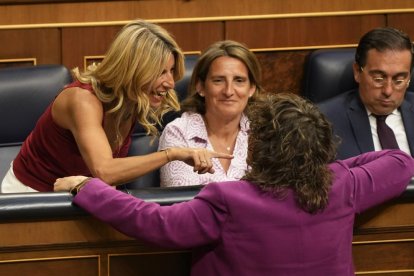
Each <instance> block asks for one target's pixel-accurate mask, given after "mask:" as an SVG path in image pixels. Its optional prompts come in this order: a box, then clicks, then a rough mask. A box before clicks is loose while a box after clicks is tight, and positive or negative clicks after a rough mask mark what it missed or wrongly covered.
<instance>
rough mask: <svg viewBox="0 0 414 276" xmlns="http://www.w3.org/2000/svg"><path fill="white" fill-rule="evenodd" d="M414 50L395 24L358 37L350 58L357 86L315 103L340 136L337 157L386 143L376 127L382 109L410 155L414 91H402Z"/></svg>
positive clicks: (413, 147) (413, 138) (413, 140)
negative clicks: (352, 60) (394, 27)
mask: <svg viewBox="0 0 414 276" xmlns="http://www.w3.org/2000/svg"><path fill="white" fill-rule="evenodd" d="M413 54H414V50H413V45H412V43H411V39H410V38H409V37H408V35H407V34H405V33H403V32H401V31H399V30H396V29H393V28H388V27H386V28H377V29H374V30H371V31H369V32H368V33H366V34H365V35H364V36H363V37H362V38H361V40H360V42H359V44H358V47H357V50H356V54H355V63H354V64H353V72H354V78H355V81H356V82H357V83H359V88H358V89H356V90H351V91H348V92H346V93H344V94H341V95H339V96H337V97H335V98H332V99H330V100H327V101H325V102H322V103H320V104H319V108H320V110H321V111H322V112H323V113H324V114H325V115H326V116H327V117H328V119H329V120H330V121H331V122H332V124H333V128H334V132H335V134H336V135H338V136H339V137H340V138H341V144H340V145H339V147H338V151H337V158H338V159H345V158H348V157H351V156H355V155H358V154H361V153H363V152H368V151H374V150H381V149H383V148H387V147H388V146H384V145H385V144H384V143H383V141H382V138H381V135H382V134H381V133H380V134H379V132H378V130H379V129H381V126H380V125H378V126H379V127H378V128H377V117H385V116H379V115H386V117H385V118H386V119H385V120H386V121H385V122H386V125H387V126H386V127H390V128H391V130H392V132H393V133H394V135H395V138H396V139H394V141H395V140H396V142H397V144H398V145H396V147H398V148H400V149H401V150H403V151H405V152H407V153H409V154H411V155H414V93H412V92H409V93H406V90H407V87H408V85H409V83H410V77H411V68H412V65H413ZM378 124H380V123H378ZM380 138H381V139H380ZM380 140H381V141H380Z"/></svg>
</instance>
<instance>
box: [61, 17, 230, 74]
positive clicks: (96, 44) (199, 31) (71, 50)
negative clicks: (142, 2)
mask: <svg viewBox="0 0 414 276" xmlns="http://www.w3.org/2000/svg"><path fill="white" fill-rule="evenodd" d="M160 25H161V26H162V27H164V28H165V29H167V30H168V31H169V32H170V33H171V34H172V35H173V37H175V39H176V41H177V43H178V45H179V46H180V47H181V48H182V49H183V50H184V51H190V52H191V51H200V49H203V48H205V47H207V46H208V45H210V44H211V43H213V42H215V41H217V40H221V39H223V37H224V36H223V33H224V27H223V23H221V22H199V23H172V24H160ZM121 28H122V26H98V27H74V28H63V29H62V52H63V58H62V62H63V64H64V65H65V66H67V67H68V68H73V67H76V66H78V67H80V68H83V65H84V58H85V57H87V56H103V55H104V54H105V53H106V51H107V49H108V47H109V45H110V44H111V43H112V41H113V40H114V38H115V36H116V34H117V33H118V31H119V30H120V29H121Z"/></svg>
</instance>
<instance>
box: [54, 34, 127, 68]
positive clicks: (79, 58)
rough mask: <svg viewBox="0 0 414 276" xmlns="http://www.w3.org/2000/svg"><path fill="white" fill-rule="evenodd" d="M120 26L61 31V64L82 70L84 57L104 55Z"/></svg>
mask: <svg viewBox="0 0 414 276" xmlns="http://www.w3.org/2000/svg"><path fill="white" fill-rule="evenodd" d="M121 28H122V26H108V27H81V28H64V29H62V53H63V55H62V64H63V65H65V66H66V67H68V68H74V67H79V68H81V69H82V68H83V63H84V57H85V56H101V55H104V54H105V53H106V51H107V49H108V47H109V45H110V44H111V43H112V41H113V39H114V38H115V36H116V34H117V33H118V31H119V30H120V29H121Z"/></svg>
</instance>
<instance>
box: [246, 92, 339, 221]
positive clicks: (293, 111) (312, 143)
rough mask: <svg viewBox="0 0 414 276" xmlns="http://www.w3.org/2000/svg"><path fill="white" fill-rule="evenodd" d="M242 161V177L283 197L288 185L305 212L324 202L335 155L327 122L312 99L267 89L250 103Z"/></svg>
mask: <svg viewBox="0 0 414 276" xmlns="http://www.w3.org/2000/svg"><path fill="white" fill-rule="evenodd" d="M247 114H248V116H249V119H250V122H251V123H250V134H249V149H248V157H247V164H248V165H249V166H250V167H251V170H249V171H248V172H247V173H246V175H245V176H244V177H243V179H245V180H248V181H250V182H252V183H255V184H257V185H259V186H260V187H262V189H263V190H265V191H272V192H273V193H274V194H275V195H276V196H277V197H278V198H280V199H283V198H285V196H286V195H287V192H288V190H293V192H294V194H295V199H296V202H297V204H298V205H299V207H300V208H302V209H303V210H305V211H307V212H309V213H316V212H318V211H320V210H323V209H324V208H325V207H326V206H327V204H328V192H329V190H330V187H331V182H332V172H331V171H330V169H329V167H328V164H329V163H330V162H332V161H333V160H334V158H335V154H336V141H335V139H334V135H333V131H332V127H331V124H330V123H329V122H328V121H327V120H326V118H325V116H324V115H323V114H322V113H321V112H320V111H319V110H318V108H317V107H316V106H315V105H313V104H312V103H311V102H309V101H307V100H305V99H303V98H301V97H299V96H297V95H295V94H292V93H280V94H272V95H271V94H268V95H265V96H263V97H260V98H259V99H257V100H256V102H255V103H253V104H252V105H251V106H250V107H249V108H248V112H247Z"/></svg>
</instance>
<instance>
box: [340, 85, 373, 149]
mask: <svg viewBox="0 0 414 276" xmlns="http://www.w3.org/2000/svg"><path fill="white" fill-rule="evenodd" d="M355 92H356V93H355V94H354V96H353V97H352V98H351V100H350V104H349V108H348V110H347V115H348V118H349V121H350V125H351V128H352V131H353V135H354V138H355V141H356V143H357V145H358V148H359V150H360V151H361V153H364V152H369V151H374V142H373V141H372V133H371V126H370V124H369V119H368V116H367V111H366V109H365V108H364V106H363V104H362V102H361V100H360V99H359V95H358V91H355Z"/></svg>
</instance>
